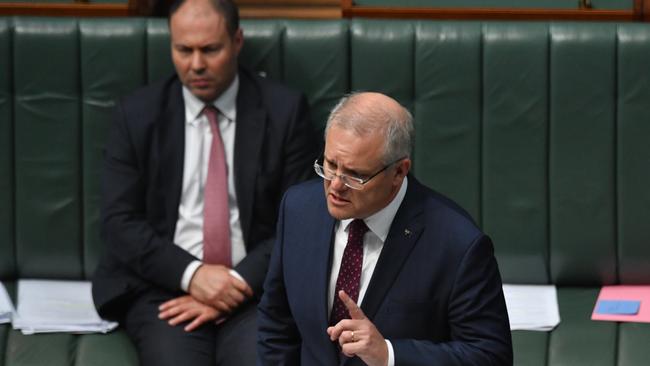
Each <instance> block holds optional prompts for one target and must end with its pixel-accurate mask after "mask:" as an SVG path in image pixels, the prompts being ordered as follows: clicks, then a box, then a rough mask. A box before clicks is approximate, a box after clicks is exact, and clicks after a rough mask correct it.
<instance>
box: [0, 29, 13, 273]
mask: <svg viewBox="0 0 650 366" xmlns="http://www.w3.org/2000/svg"><path fill="white" fill-rule="evenodd" d="M10 32H11V25H10V22H9V21H8V19H1V18H0V70H2V71H1V72H0V278H10V277H11V276H12V275H13V274H14V273H15V264H16V261H15V258H16V255H15V245H14V234H13V232H14V230H13V227H14V215H13V213H14V184H13V183H14V182H13V178H14V174H13V170H14V169H13V159H14V152H13V150H14V141H13V123H12V122H13V118H12V115H13V113H12V108H11V106H12V104H13V96H12V93H11V90H12V88H11V84H12V75H13V73H12V71H11V70H12V62H11V51H10V50H11V33H10Z"/></svg>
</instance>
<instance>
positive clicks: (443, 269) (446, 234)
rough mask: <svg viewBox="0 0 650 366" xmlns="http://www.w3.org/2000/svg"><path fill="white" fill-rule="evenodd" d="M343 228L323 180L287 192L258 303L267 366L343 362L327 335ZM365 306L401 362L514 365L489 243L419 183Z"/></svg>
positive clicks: (412, 183) (412, 182)
mask: <svg viewBox="0 0 650 366" xmlns="http://www.w3.org/2000/svg"><path fill="white" fill-rule="evenodd" d="M334 225H335V220H334V219H333V218H332V217H331V216H330V215H329V214H328V211H327V204H326V201H325V195H324V193H323V183H322V181H321V180H315V181H310V182H307V183H305V184H301V185H299V186H296V187H293V188H291V189H290V190H289V191H288V192H287V193H286V195H285V197H284V199H283V202H282V204H281V207H280V219H279V223H278V233H277V242H276V244H275V248H274V251H273V255H272V257H271V264H270V266H269V273H268V275H267V279H266V282H265V284H264V288H265V292H264V295H263V296H262V300H261V302H260V304H259V305H258V309H259V333H258V353H259V358H260V363H261V364H262V365H336V364H338V363H339V358H338V357H339V351H338V349H337V347H336V346H335V345H334V344H333V343H332V342H330V340H329V337H328V335H327V333H326V329H327V326H328V311H327V291H328V281H329V276H330V267H331V256H332V255H331V253H332V245H333V244H332V242H333V233H334ZM361 309H362V310H363V311H364V313H365V314H366V316H367V317H368V318H369V319H370V320H371V321H372V322H373V323H374V324H375V326H376V327H377V329H378V330H379V332H380V333H381V334H382V335H383V336H384V337H385V338H387V339H388V340H390V341H391V343H392V345H393V348H394V351H395V364H396V365H400V366H402V365H511V364H512V345H511V339H510V328H509V325H508V315H507V311H506V307H505V301H504V298H503V292H502V288H501V278H500V275H499V270H498V268H497V263H496V260H495V258H494V256H493V248H492V243H491V241H490V239H489V238H488V237H487V236H485V235H484V234H483V233H481V231H480V230H479V229H478V228H477V227H476V226H475V225H474V223H473V222H472V220H471V218H470V217H469V216H468V215H467V214H466V213H465V211H463V210H462V209H461V208H459V207H458V206H457V205H456V204H455V203H453V202H452V201H451V200H449V199H447V198H445V197H443V196H441V195H440V194H437V193H435V192H433V191H431V190H429V189H427V188H426V187H424V186H422V185H421V184H420V183H418V181H417V180H416V179H415V178H413V177H412V176H409V182H408V189H407V191H406V196H405V197H404V201H403V202H402V204H401V206H400V208H399V210H398V212H397V214H396V216H395V219H394V220H393V223H392V225H391V227H390V231H389V234H388V237H387V239H386V242H385V243H384V247H383V249H382V252H381V255H380V257H379V260H378V262H377V266H376V267H375V271H374V273H373V275H372V278H371V280H370V284H369V286H368V290H367V292H366V295H365V297H364V299H363V301H362V303H361ZM343 363H345V364H346V365H360V364H362V362H361V360H360V359H358V358H350V359H344V360H343Z"/></svg>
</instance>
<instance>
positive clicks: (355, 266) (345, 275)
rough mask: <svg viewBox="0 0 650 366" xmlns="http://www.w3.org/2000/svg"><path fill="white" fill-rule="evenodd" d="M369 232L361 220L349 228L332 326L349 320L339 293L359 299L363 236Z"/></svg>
mask: <svg viewBox="0 0 650 366" xmlns="http://www.w3.org/2000/svg"><path fill="white" fill-rule="evenodd" d="M366 231H368V226H366V223H365V222H363V220H361V219H355V220H353V221H352V222H351V223H350V226H349V227H348V244H347V245H346V246H345V251H344V252H343V259H342V260H341V268H340V269H339V276H338V278H337V279H336V290H335V291H334V304H333V305H332V314H331V315H330V324H331V325H335V324H336V323H338V322H339V321H341V320H342V319H349V318H350V313H349V312H348V309H347V308H346V307H345V304H343V301H341V299H340V298H339V295H338V294H339V291H341V290H343V291H345V293H346V294H348V296H350V298H351V299H352V300H354V302H357V300H358V299H359V287H360V282H361V267H362V265H363V235H364V234H365V233H366Z"/></svg>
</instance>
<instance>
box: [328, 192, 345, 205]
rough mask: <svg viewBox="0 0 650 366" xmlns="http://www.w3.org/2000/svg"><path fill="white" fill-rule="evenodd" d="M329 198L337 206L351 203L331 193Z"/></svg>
mask: <svg viewBox="0 0 650 366" xmlns="http://www.w3.org/2000/svg"><path fill="white" fill-rule="evenodd" d="M327 196H328V197H329V200H330V201H331V202H332V203H333V204H335V205H344V204H347V203H350V201H349V200H346V199H345V198H343V197H341V196H339V195H336V194H334V193H331V192H330V193H328V194H327Z"/></svg>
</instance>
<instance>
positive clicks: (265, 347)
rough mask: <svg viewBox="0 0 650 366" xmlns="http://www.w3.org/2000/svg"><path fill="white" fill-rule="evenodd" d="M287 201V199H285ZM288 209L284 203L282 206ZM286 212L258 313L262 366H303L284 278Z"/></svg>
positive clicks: (297, 333) (258, 335) (258, 336)
mask: <svg viewBox="0 0 650 366" xmlns="http://www.w3.org/2000/svg"><path fill="white" fill-rule="evenodd" d="M285 200H286V197H285ZM283 206H284V200H283V203H282V206H281V207H283ZM283 227H284V209H283V208H281V211H280V218H279V220H278V226H277V243H276V244H275V247H274V249H273V254H272V256H271V261H270V264H269V272H268V275H267V277H266V281H265V283H264V294H263V296H262V300H261V301H260V303H259V305H258V307H257V309H258V320H257V321H258V332H257V353H258V357H257V359H258V365H264V366H267V365H283V366H286V365H300V344H301V339H300V333H299V332H298V328H297V327H296V324H295V322H294V320H293V316H292V314H291V309H290V307H289V301H288V299H287V293H286V288H285V284H284V274H283V268H282V267H283V266H282V263H283V252H284V250H285V248H284V238H283Z"/></svg>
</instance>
